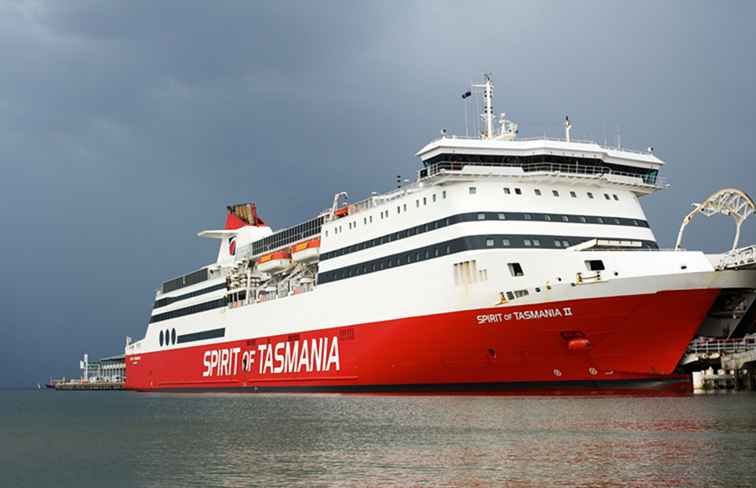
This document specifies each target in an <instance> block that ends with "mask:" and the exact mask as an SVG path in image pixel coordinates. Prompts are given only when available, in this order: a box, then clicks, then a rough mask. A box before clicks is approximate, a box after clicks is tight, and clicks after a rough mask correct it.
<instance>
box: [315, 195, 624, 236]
mask: <svg viewBox="0 0 756 488" xmlns="http://www.w3.org/2000/svg"><path fill="white" fill-rule="evenodd" d="M503 190H504V194H506V195H511V194H512V190H514V194H515V195H522V189H521V188H519V187H514V188H512V189H510V188H509V187H506V186H505V187H503ZM467 191H468V193H469V194H470V195H477V193H478V187H476V186H470V187H468V188H467ZM533 192H534V193H535V194H536V196H541V195H542V194H543V193H542V192H541V189H540V188H535V189H534V190H533ZM551 194H552V195H553V196H554V197H557V198H558V197H559V196H560V193H559V190H551ZM603 195H604V199H605V200H612V199H614V200H616V201H619V199H620V198H619V196H618V195H617V194H616V193H612V194H611V196H610V195H609V194H608V193H604V194H603ZM570 196H571V197H572V198H578V194H577V193H576V192H575V191H572V190H571V191H570ZM586 196H587V197H588V198H589V199H591V200H592V199H594V198H595V196H594V194H593V193H592V192H586ZM441 198H442V199H446V190H442V191H441ZM430 200H431V203H435V202H436V200H437V198H436V193H433V194H432V195H431V196H430ZM421 201H422V205H423V206H426V205H428V197H423V198H422V199H420V198H418V199H416V200H415V207H416V208H420V202H421ZM402 212H407V204H406V203H403V204H401V205H397V206H396V214H397V215H400V214H401V213H402ZM390 216H391V214H390V211H389V210H388V209H385V210H381V211H380V212H379V213H378V217H379V218H380V220H384V219H388V218H389V217H390ZM372 223H373V216H372V215H368V216H364V217H363V218H362V224H363V225H368V224H372ZM356 228H357V220H354V221H350V222H348V223H347V229H348V230H352V229H356ZM333 231H334V234H340V233H342V232H343V227H342V226H341V225H337V226H335V227H334V229H333ZM325 236H326V237H328V230H326V231H325Z"/></svg>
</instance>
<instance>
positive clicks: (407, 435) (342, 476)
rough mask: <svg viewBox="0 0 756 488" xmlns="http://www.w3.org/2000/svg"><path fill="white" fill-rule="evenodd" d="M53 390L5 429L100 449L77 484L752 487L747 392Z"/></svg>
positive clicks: (49, 444) (59, 449)
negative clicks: (462, 394) (475, 394)
mask: <svg viewBox="0 0 756 488" xmlns="http://www.w3.org/2000/svg"><path fill="white" fill-rule="evenodd" d="M52 395H53V396H51V397H50V396H44V398H49V399H50V400H55V401H54V402H50V405H41V406H40V404H38V403H35V402H37V401H38V400H39V398H42V397H37V398H36V399H35V400H28V399H27V400H28V401H29V402H31V403H30V405H32V407H34V408H28V406H27V408H20V409H19V408H17V410H18V411H19V412H23V411H25V412H26V413H24V414H22V415H25V420H26V421H27V422H26V423H25V424H22V425H23V426H19V425H21V424H18V423H15V424H13V425H11V423H10V422H7V419H8V416H7V415H3V416H1V417H0V419H3V420H0V427H2V428H3V429H0V431H2V432H5V433H4V434H0V435H6V436H7V435H9V434H8V432H9V431H8V430H7V428H10V435H12V436H14V439H16V440H18V439H19V438H22V439H24V438H25V439H26V441H23V442H21V443H20V444H19V443H18V442H17V444H16V445H21V446H22V448H23V449H24V452H25V453H26V455H29V453H33V452H35V448H41V447H42V446H46V448H47V451H46V453H45V454H44V457H43V458H39V457H37V458H36V460H35V459H34V458H33V457H32V458H31V459H32V461H30V462H29V463H27V467H28V468H31V467H32V466H33V465H34V463H35V462H36V461H39V460H40V459H43V460H44V462H46V463H48V466H49V467H51V468H56V467H57V468H58V470H61V469H62V470H66V469H70V466H71V463H72V462H73V463H74V464H73V465H74V466H78V467H80V468H81V466H82V465H81V464H77V463H78V461H79V457H77V455H76V454H75V451H74V450H73V449H71V448H70V446H71V445H73V443H78V442H82V441H84V440H85V439H89V442H90V444H91V445H97V446H101V447H99V449H100V451H99V454H98V455H97V456H96V460H97V464H96V465H94V467H90V468H87V469H83V470H82V471H80V472H79V474H78V477H77V478H76V479H77V485H78V486H98V485H100V486H101V484H102V483H103V482H107V483H108V485H109V486H119V485H120V486H134V485H136V486H150V487H151V486H155V487H158V486H160V487H165V486H224V487H237V486H354V485H362V486H491V485H507V486H524V487H529V486H539V487H540V486H621V485H627V484H629V485H633V486H712V485H714V486H753V485H756V473H754V472H753V470H752V467H751V466H752V460H753V459H754V458H756V436H755V435H754V434H756V416H755V415H754V412H756V408H755V407H756V395H752V394H741V395H732V396H729V397H716V396H704V397H699V396H687V397H675V398H658V397H651V398H649V397H541V398H539V397H523V398H517V397H454V396H450V397H433V396H421V397H401V396H393V397H380V396H369V397H359V396H330V395H326V396H296V395H268V396H266V395H193V396H188V395H143V394H120V395H113V396H110V397H106V396H102V395H100V396H97V395H98V394H95V395H90V396H87V395H82V396H76V395H75V394H74V395H65V394H55V393H53V394H52ZM83 399H86V401H84V400H83ZM50 400H45V401H47V402H49V401H50ZM3 405H5V406H4V407H0V408H8V407H7V405H8V402H3ZM17 407H18V405H17ZM55 412H58V413H55ZM94 412H97V413H94ZM34 419H36V421H35V422H32V421H33V420H34ZM39 419H47V420H43V421H42V423H41V424H40V420H39ZM51 419H53V420H51ZM42 426H45V427H46V428H44V429H43V428H41V427H42ZM21 432H24V433H26V434H27V437H23V436H20V435H19V434H20V433H21ZM29 436H31V437H29ZM34 436H37V437H36V438H37V439H38V440H33V439H34ZM0 440H3V439H2V438H0ZM92 443H94V444H92ZM0 445H7V443H5V442H3V443H2V444H0ZM3 449H6V451H7V448H3ZM10 452H11V453H12V455H16V456H17V458H18V459H17V460H16V461H17V464H16V465H18V463H24V462H26V461H24V459H25V458H23V456H22V455H21V454H22V453H21V452H20V451H19V452H18V453H16V451H10ZM4 454H5V455H6V456H7V454H8V452H4ZM52 472H55V471H54V470H53V471H52ZM30 473H31V474H29V475H28V476H30V479H31V480H33V481H36V483H29V484H28V486H34V485H49V484H56V483H55V481H54V480H55V479H56V478H50V479H49V480H48V479H47V478H45V476H46V475H45V472H44V470H40V469H39V468H37V470H36V472H33V471H30ZM2 476H3V475H1V474H0V484H2V485H3V486H14V485H13V484H7V483H1V482H2V481H4V480H3V478H2ZM46 481H52V482H51V483H47V482H46Z"/></svg>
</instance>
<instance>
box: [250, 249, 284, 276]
mask: <svg viewBox="0 0 756 488" xmlns="http://www.w3.org/2000/svg"><path fill="white" fill-rule="evenodd" d="M256 262H257V269H259V270H260V271H262V272H263V273H278V272H280V271H283V270H285V269H286V268H288V267H289V266H290V265H291V254H289V252H288V251H276V252H272V253H270V254H266V255H264V256H262V257H260V258H258V259H257V261H256Z"/></svg>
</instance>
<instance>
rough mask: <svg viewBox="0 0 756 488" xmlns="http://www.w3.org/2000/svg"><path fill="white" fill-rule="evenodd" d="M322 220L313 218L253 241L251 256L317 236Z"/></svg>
mask: <svg viewBox="0 0 756 488" xmlns="http://www.w3.org/2000/svg"><path fill="white" fill-rule="evenodd" d="M324 220H325V217H324V216H319V217H315V218H314V219H311V220H308V221H307V222H303V223H301V224H297V225H295V226H292V227H289V228H288V229H284V230H280V231H278V232H276V233H275V234H271V235H269V236H268V237H265V238H263V239H260V240H259V241H255V242H253V243H252V244H251V246H252V252H251V254H252V255H253V256H257V255H258V254H262V253H264V252H267V251H270V250H271V249H278V248H279V247H281V246H285V245H286V244H293V243H295V242H299V241H301V240H303V239H307V238H308V237H312V236H316V235H319V234H320V229H321V227H322V226H323V221H324Z"/></svg>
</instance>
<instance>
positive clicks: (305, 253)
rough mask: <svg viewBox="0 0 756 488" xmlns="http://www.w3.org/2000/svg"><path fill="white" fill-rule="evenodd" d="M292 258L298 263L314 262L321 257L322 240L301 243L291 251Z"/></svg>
mask: <svg viewBox="0 0 756 488" xmlns="http://www.w3.org/2000/svg"><path fill="white" fill-rule="evenodd" d="M291 251H292V252H291V257H292V259H294V261H296V262H298V263H303V262H309V261H314V260H316V259H317V258H318V256H320V239H310V240H309V241H305V242H300V243H299V244H296V245H295V246H294V247H292V249H291Z"/></svg>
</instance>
